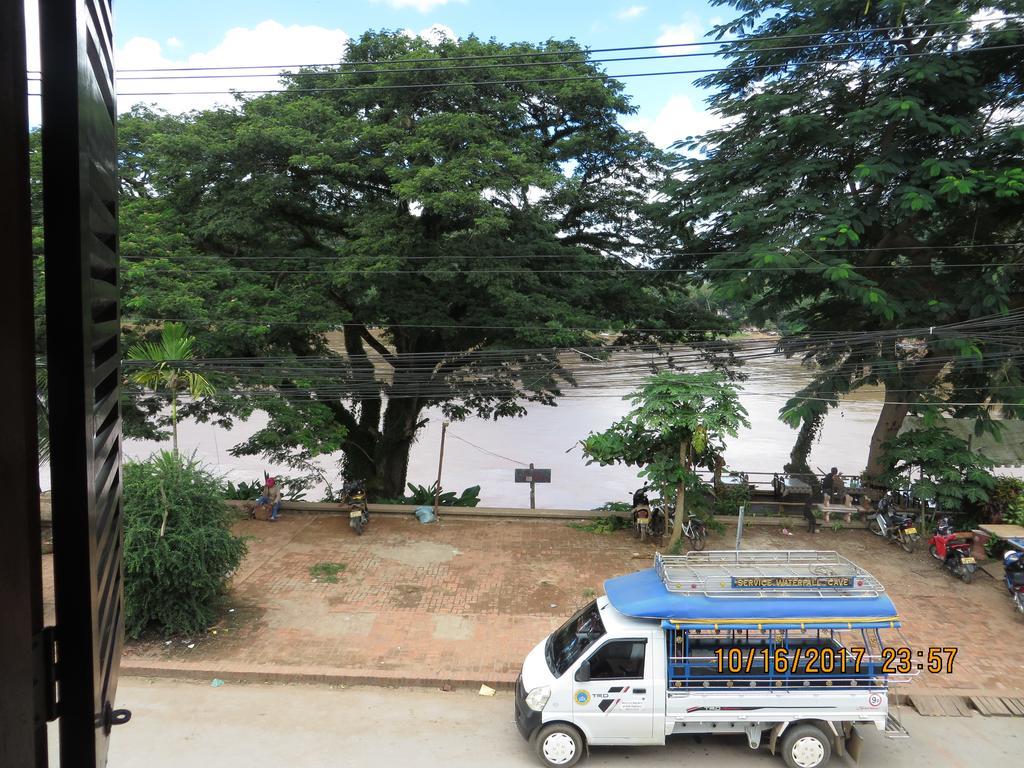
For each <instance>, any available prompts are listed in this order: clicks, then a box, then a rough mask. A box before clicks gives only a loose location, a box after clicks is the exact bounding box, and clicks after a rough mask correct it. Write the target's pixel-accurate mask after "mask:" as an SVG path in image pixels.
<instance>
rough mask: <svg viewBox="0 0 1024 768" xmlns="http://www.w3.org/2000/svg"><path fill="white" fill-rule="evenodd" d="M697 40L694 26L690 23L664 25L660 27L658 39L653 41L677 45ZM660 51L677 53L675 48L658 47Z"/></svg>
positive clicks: (663, 44)
mask: <svg viewBox="0 0 1024 768" xmlns="http://www.w3.org/2000/svg"><path fill="white" fill-rule="evenodd" d="M696 40H697V33H696V32H695V31H694V27H693V25H691V24H676V25H674V26H665V27H662V28H661V34H660V35H659V36H658V39H657V40H655V41H654V42H655V43H656V44H657V45H661V46H669V45H678V44H679V43H692V42H695V41H696ZM658 50H659V51H661V52H662V53H679V51H678V50H677V49H676V48H667V47H665V48H659V49H658Z"/></svg>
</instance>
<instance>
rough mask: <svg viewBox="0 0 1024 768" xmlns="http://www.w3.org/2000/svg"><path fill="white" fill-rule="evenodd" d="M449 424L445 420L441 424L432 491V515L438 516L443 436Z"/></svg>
mask: <svg viewBox="0 0 1024 768" xmlns="http://www.w3.org/2000/svg"><path fill="white" fill-rule="evenodd" d="M449 423H450V422H449V421H448V419H445V420H444V421H442V422H441V453H440V455H439V456H438V457H437V485H436V486H435V490H434V514H435V515H437V514H440V512H441V506H440V498H441V467H442V466H444V435H445V432H447V431H448V424H449Z"/></svg>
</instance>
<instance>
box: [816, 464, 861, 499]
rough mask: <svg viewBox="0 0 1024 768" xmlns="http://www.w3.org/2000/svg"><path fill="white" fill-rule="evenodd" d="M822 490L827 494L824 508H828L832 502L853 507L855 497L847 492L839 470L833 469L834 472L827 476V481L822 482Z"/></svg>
mask: <svg viewBox="0 0 1024 768" xmlns="http://www.w3.org/2000/svg"><path fill="white" fill-rule="evenodd" d="M821 490H822V493H824V494H825V498H824V500H823V502H824V506H826V507H827V506H828V505H829V502H832V501H835V502H837V503H840V504H845V505H846V506H848V507H852V506H853V497H852V496H851V495H850V494H848V493H847V492H846V487H845V486H844V485H843V478H842V476H841V475H840V474H839V469H838V468H836V467H832V471H831V472H829V473H828V474H827V475H825V479H824V480H822V481H821Z"/></svg>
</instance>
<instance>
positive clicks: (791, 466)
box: [783, 413, 825, 496]
mask: <svg viewBox="0 0 1024 768" xmlns="http://www.w3.org/2000/svg"><path fill="white" fill-rule="evenodd" d="M824 420H825V414H824V413H816V414H814V415H813V416H811V417H810V418H809V419H804V421H802V422H801V423H800V431H799V432H798V433H797V436H796V442H794V443H793V450H791V451H790V452H789V463H787V464H786V465H784V466H783V469H784V470H785V471H786V473H787V474H789V475H797V476H802V479H804V480H806V481H807V482H808V483H810V486H811V493H812V494H813V495H814V496H817V495H818V492H819V491H820V490H821V482H820V481H819V480H818V476H817V474H816V473H815V472H813V471H812V470H811V468H810V466H808V464H807V458H808V456H810V455H811V448H812V447H813V445H814V438H815V437H817V436H818V430H819V429H821V423H822V422H823V421H824Z"/></svg>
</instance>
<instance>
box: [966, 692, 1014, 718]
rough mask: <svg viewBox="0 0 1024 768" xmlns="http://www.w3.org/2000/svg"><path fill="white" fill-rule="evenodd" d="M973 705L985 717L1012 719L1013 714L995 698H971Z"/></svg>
mask: <svg viewBox="0 0 1024 768" xmlns="http://www.w3.org/2000/svg"><path fill="white" fill-rule="evenodd" d="M971 704H973V705H974V708H975V709H977V710H978V711H979V712H981V714H983V715H984V716H985V717H1010V716H1011V715H1012V714H1013V713H1012V712H1010V710H1009V709H1008V708H1007V707H1006V705H1005V704H1003V702H1002V701H1000V700H999V699H998V698H996V697H995V696H971Z"/></svg>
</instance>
